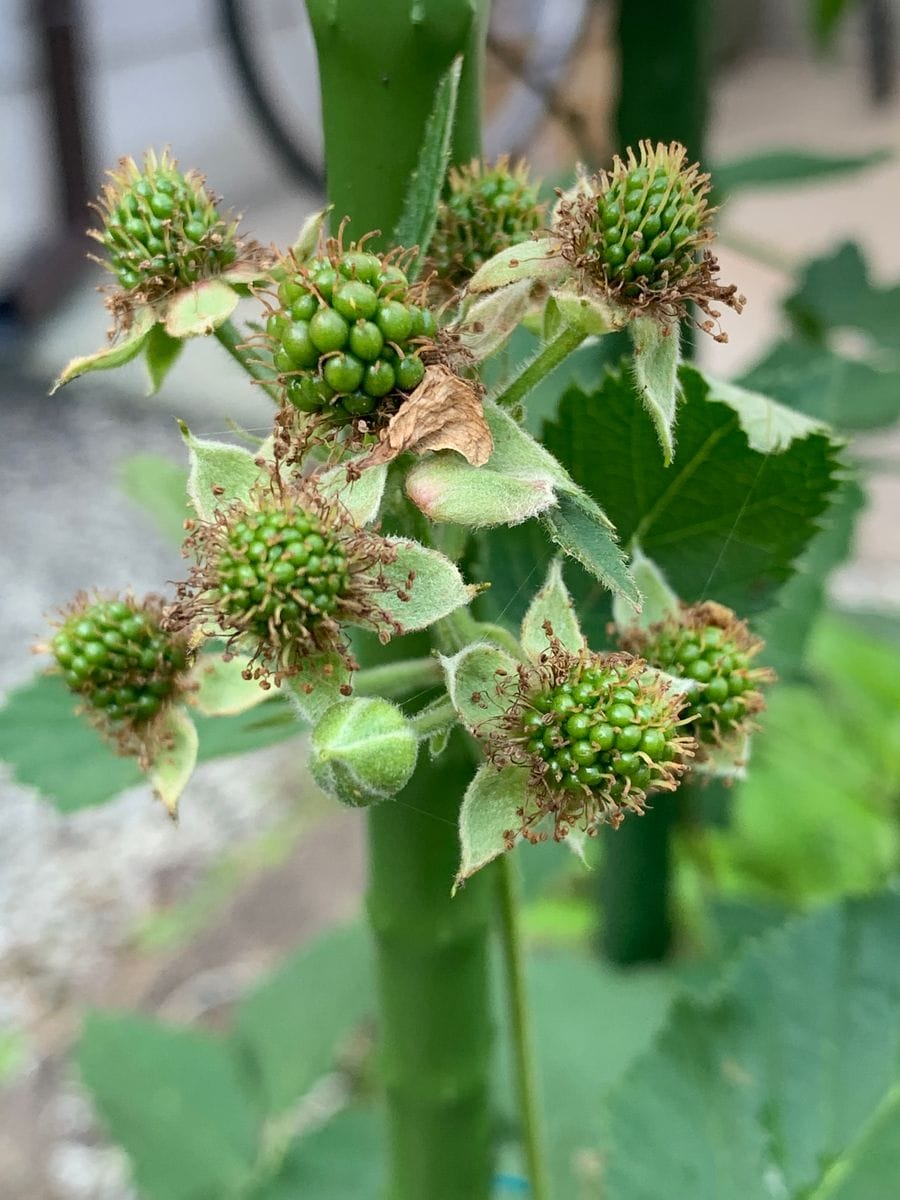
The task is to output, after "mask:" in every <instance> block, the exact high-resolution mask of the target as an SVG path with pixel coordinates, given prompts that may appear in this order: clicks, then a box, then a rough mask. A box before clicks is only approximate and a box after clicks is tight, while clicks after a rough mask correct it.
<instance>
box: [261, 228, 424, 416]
mask: <svg viewBox="0 0 900 1200" xmlns="http://www.w3.org/2000/svg"><path fill="white" fill-rule="evenodd" d="M284 267H285V270H284V272H283V278H282V280H281V283H280V284H279V286H278V293H277V294H278V304H279V307H278V308H277V309H273V310H272V311H271V313H270V315H269V317H268V320H267V322H266V330H267V336H268V339H269V344H270V348H271V352H272V361H273V364H274V366H275V369H276V370H277V371H278V373H279V380H280V382H281V383H282V384H283V386H284V389H285V399H286V401H287V404H288V406H290V407H291V408H294V409H298V410H299V411H300V412H304V413H310V414H315V415H318V416H319V417H320V418H322V419H325V420H327V421H329V422H330V423H332V424H337V425H345V426H352V427H353V428H355V429H361V430H362V431H363V432H365V431H367V430H369V429H370V428H374V427H375V426H376V425H377V424H379V423H383V422H384V421H385V419H387V418H389V417H390V416H392V415H393V414H394V413H395V412H396V411H397V408H398V406H399V405H400V404H401V403H402V402H403V401H404V400H405V399H406V397H407V396H408V395H409V394H410V393H411V392H413V391H415V389H416V387H417V386H418V385H419V383H420V382H421V381H422V378H423V377H424V374H425V363H424V361H423V355H425V356H427V355H429V354H431V353H433V351H434V349H435V347H434V343H433V341H432V339H433V337H434V335H435V333H436V330H437V322H436V320H435V318H434V315H433V314H432V313H431V312H430V311H429V309H427V308H423V307H422V306H421V305H422V301H423V300H424V298H425V297H424V292H423V289H422V288H421V287H416V286H411V285H410V283H409V281H408V279H407V277H406V275H405V273H404V272H403V269H402V267H401V266H400V265H398V263H397V261H396V255H392V256H388V257H380V256H379V255H377V254H372V253H370V252H369V251H366V250H363V249H361V248H360V247H359V243H354V244H353V245H352V246H351V247H350V248H349V249H348V250H344V249H343V247H342V245H341V243H340V239H329V240H328V241H327V242H326V243H325V245H324V247H323V250H322V253H321V254H320V255H319V257H317V258H313V259H311V260H310V261H308V262H306V263H302V264H298V263H297V262H295V261H294V260H293V259H292V260H290V261H289V262H287V263H285V264H284Z"/></svg>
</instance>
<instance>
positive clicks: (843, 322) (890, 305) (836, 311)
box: [785, 242, 900, 352]
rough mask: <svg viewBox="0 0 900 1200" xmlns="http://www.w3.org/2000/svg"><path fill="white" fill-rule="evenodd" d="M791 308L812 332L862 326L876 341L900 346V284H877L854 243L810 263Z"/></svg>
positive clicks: (801, 324)
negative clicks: (880, 285) (887, 285)
mask: <svg viewBox="0 0 900 1200" xmlns="http://www.w3.org/2000/svg"><path fill="white" fill-rule="evenodd" d="M785 309H786V310H787V313H788V315H789V316H790V317H791V319H792V320H793V321H794V323H795V324H796V326H797V328H798V329H799V331H800V332H801V333H803V334H805V335H806V336H807V337H812V338H816V339H818V340H822V339H823V338H824V337H825V335H826V334H827V333H828V332H829V331H831V330H838V329H856V330H859V331H860V332H861V333H863V334H865V335H867V336H868V337H869V338H871V340H872V342H873V343H874V344H875V345H876V346H882V347H884V348H885V349H887V350H892V351H895V352H896V351H900V284H894V285H892V286H891V287H879V286H878V285H876V284H873V283H872V282H871V280H870V279H869V269H868V266H867V264H866V260H865V258H864V257H863V253H862V251H861V250H860V248H859V246H857V245H855V244H854V243H852V242H847V243H845V244H844V245H843V246H840V247H838V249H837V250H835V251H834V253H833V254H831V255H830V256H828V257H827V258H820V259H816V260H815V261H814V262H811V263H809V264H808V265H807V267H806V269H805V271H804V273H803V277H802V279H801V281H800V286H799V288H798V289H797V291H796V292H794V294H793V295H792V296H790V297H789V298H788V299H787V300H786V301H785Z"/></svg>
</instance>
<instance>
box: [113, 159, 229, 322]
mask: <svg viewBox="0 0 900 1200" xmlns="http://www.w3.org/2000/svg"><path fill="white" fill-rule="evenodd" d="M109 176H110V182H109V183H108V184H106V186H105V187H104V188H103V193H102V196H101V198H100V201H99V203H98V205H97V209H98V211H99V213H100V216H101V218H102V221H103V226H102V229H100V230H92V231H91V234H92V236H93V237H94V238H96V240H97V241H99V242H101V243H102V245H103V246H104V248H105V250H106V254H107V260H106V266H107V267H108V268H109V269H110V270H111V271H112V273H113V274H114V275H115V276H116V278H117V279H118V281H119V283H120V284H121V286H122V288H123V289H124V291H126V292H132V293H134V292H136V293H140V294H141V295H142V296H143V297H144V298H145V299H147V300H155V299H157V298H158V297H160V296H162V295H165V294H166V293H168V292H171V291H173V290H175V289H177V288H179V287H187V286H190V285H191V284H192V283H196V282H197V281H198V280H200V279H205V278H209V277H210V276H213V275H218V274H221V273H222V272H223V271H227V270H228V268H229V267H231V266H232V265H233V264H234V262H235V260H236V259H237V258H238V254H239V253H240V250H241V245H240V242H239V240H238V237H237V222H236V221H233V220H231V219H230V218H229V217H226V216H223V215H222V214H221V213H220V212H219V210H218V209H217V208H216V201H215V198H214V197H213V196H212V195H211V194H210V193H209V192H208V191H207V190H206V187H205V184H204V180H203V177H202V176H201V175H199V174H198V173H197V172H196V171H187V172H186V173H184V174H182V173H181V172H180V171H179V170H178V169H177V166H176V163H175V160H174V159H173V158H172V156H171V155H170V154H169V152H168V151H163V153H162V154H161V155H159V156H158V157H157V155H156V154H155V153H154V151H152V150H148V151H147V153H146V154H145V156H144V161H143V164H142V166H140V167H139V166H138V164H137V163H136V162H135V161H134V159H132V158H123V159H121V160H120V161H119V167H118V170H116V171H111V172H110V173H109Z"/></svg>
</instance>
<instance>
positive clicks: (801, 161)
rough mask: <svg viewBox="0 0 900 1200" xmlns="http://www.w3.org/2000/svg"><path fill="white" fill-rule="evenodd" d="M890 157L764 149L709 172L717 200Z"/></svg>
mask: <svg viewBox="0 0 900 1200" xmlns="http://www.w3.org/2000/svg"><path fill="white" fill-rule="evenodd" d="M890 157H891V155H890V153H889V152H888V151H885V150H875V151H872V152H871V153H869V154H817V153H815V152H814V151H811V150H801V149H790V150H764V151H762V153H760V154H748V155H745V156H744V157H743V158H733V159H731V160H730V161H728V162H723V163H718V164H717V165H716V166H715V167H714V168H713V170H712V181H713V188H714V190H715V192H716V194H717V197H720V196H722V195H728V194H730V193H731V192H736V191H740V190H742V189H748V188H766V187H786V186H787V187H790V186H793V185H794V184H797V183H806V182H809V181H815V180H819V179H831V178H833V177H835V176H840V175H853V174H855V173H856V172H857V171H864V170H865V169H866V168H867V167H874V166H877V165H878V164H879V163H883V162H885V161H887V160H888V159H889V158H890Z"/></svg>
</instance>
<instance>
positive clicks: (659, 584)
mask: <svg viewBox="0 0 900 1200" xmlns="http://www.w3.org/2000/svg"><path fill="white" fill-rule="evenodd" d="M631 577H632V579H634V582H635V584H636V586H637V589H638V591H639V592H640V594H641V611H640V612H639V613H635V611H634V609H633V608H631V607H630V606H629V605H628V604H626V603H625V601H623V599H622V597H621V596H618V595H617V596H614V597H613V621H615V623H616V627H617V628H618V629H627V628H628V626H629V625H637V626H638V628H640V629H649V628H650V626H651V625H656V624H657V623H658V622H659V621H664V620H665V619H666V617H670V616H673V615H674V614H675V613H677V612H678V609H679V603H678V597H677V596H676V595H675V593H674V592H673V591H672V589H671V588H670V587H669V584H668V581H667V579H666V577H665V576H664V575H663V573H662V571H661V570H660V569H659V567H658V566H657V565H656V563H655V562H653V561H652V559H649V558H648V557H647V555H646V554H644V552H643V551H642V550H641V548H640V546H635V548H634V551H633V552H632V555H631Z"/></svg>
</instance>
